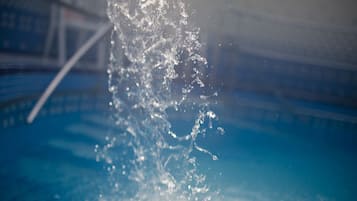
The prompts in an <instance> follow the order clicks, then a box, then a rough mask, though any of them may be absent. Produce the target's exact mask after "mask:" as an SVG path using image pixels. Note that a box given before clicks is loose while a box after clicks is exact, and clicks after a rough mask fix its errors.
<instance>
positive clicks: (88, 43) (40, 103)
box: [26, 22, 113, 124]
mask: <svg viewBox="0 0 357 201" xmlns="http://www.w3.org/2000/svg"><path fill="white" fill-rule="evenodd" d="M112 28H113V24H112V23H110V22H108V23H105V24H103V25H102V26H101V27H100V28H99V29H98V31H96V32H95V33H94V35H93V36H92V37H91V38H89V39H88V40H87V41H86V42H85V43H84V44H83V46H81V48H79V49H78V51H77V52H75V53H74V54H73V56H72V57H71V58H70V59H69V60H68V61H67V62H66V63H65V65H64V66H63V67H62V68H61V70H60V71H59V72H58V73H57V75H56V76H55V77H54V79H53V80H52V81H51V83H50V84H49V85H48V86H47V88H46V90H45V91H44V92H43V94H42V95H41V97H40V99H39V100H38V101H37V102H36V104H35V106H34V107H33V108H32V110H31V112H30V114H29V115H28V117H27V119H26V121H27V123H29V124H31V123H32V122H33V121H34V120H35V118H36V116H37V115H38V113H39V111H40V110H41V108H42V107H43V105H44V104H45V103H46V101H47V100H48V98H49V97H50V96H51V94H52V93H53V91H54V90H55V89H56V88H57V86H58V84H59V83H60V82H61V81H62V79H63V78H64V77H65V76H66V75H67V74H68V72H69V71H70V70H71V69H72V68H73V66H74V65H75V64H76V63H77V62H78V61H79V59H81V58H82V56H83V55H84V54H85V53H86V52H88V50H89V49H90V48H91V47H93V45H95V44H96V43H97V42H98V41H99V40H100V39H101V38H102V37H103V36H104V35H105V34H106V33H108V32H109V31H110V30H111V29H112Z"/></svg>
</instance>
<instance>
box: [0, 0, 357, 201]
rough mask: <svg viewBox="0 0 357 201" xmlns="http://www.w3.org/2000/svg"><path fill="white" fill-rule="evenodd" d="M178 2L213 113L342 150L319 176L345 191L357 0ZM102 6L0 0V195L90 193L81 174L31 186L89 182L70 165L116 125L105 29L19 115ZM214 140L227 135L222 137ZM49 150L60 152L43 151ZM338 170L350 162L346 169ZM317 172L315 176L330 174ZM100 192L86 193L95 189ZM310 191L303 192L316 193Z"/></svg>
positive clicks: (96, 21) (351, 150) (346, 194)
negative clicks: (188, 17)
mask: <svg viewBox="0 0 357 201" xmlns="http://www.w3.org/2000/svg"><path fill="white" fill-rule="evenodd" d="M187 3H188V5H189V8H190V10H191V11H192V13H193V16H192V21H193V22H194V23H195V24H196V25H197V26H198V27H200V29H201V39H200V40H201V42H202V44H203V46H202V54H204V55H205V56H206V57H207V59H208V62H209V66H210V68H207V73H208V74H209V75H210V76H209V78H208V81H209V82H210V83H211V84H212V85H214V86H215V87H216V88H217V89H218V90H219V94H220V96H219V102H220V103H222V104H220V105H222V107H223V110H222V111H221V112H220V113H221V115H222V119H223V120H222V121H225V122H230V123H231V124H232V125H234V126H235V127H238V128H239V129H243V130H244V131H249V132H263V133H268V134H269V136H271V135H272V136H283V137H285V138H288V139H289V140H291V139H294V140H297V141H301V142H303V143H305V144H306V143H310V142H318V144H319V145H321V146H322V147H324V148H326V149H329V150H332V149H333V150H338V151H339V153H340V152H341V153H343V155H344V154H345V153H348V154H347V155H349V156H350V158H348V157H347V158H348V159H346V160H345V159H341V157H336V158H334V159H333V161H330V162H331V164H336V163H339V164H340V166H339V167H338V168H336V169H332V170H331V171H327V172H325V173H326V174H322V176H321V178H326V175H330V176H331V175H332V177H334V176H335V177H334V178H335V179H336V181H339V182H341V184H342V183H344V185H345V186H344V189H345V191H342V190H341V191H339V192H336V193H333V192H334V191H333V190H331V189H334V186H331V185H332V184H331V185H330V186H325V187H326V188H325V191H326V192H331V194H332V197H334V198H336V199H335V200H352V199H351V198H352V191H353V190H355V189H356V182H355V180H356V179H357V175H356V173H354V171H353V169H354V168H355V167H357V165H356V164H357V163H356V160H353V158H354V157H355V155H356V145H357V12H356V8H357V2H356V1H354V0H340V1H337V0H299V1H296V0H295V1H294V0H192V1H187ZM106 6H107V5H106V2H105V1H104V0H103V1H98V0H31V1H28V0H0V135H1V136H0V139H1V140H0V150H1V154H0V155H1V159H0V163H1V164H2V165H1V167H0V178H1V180H2V181H1V182H0V189H3V190H4V189H8V192H7V193H6V194H3V193H0V194H1V195H0V198H2V200H23V199H21V198H24V197H25V198H26V200H31V199H32V200H56V199H60V198H63V199H66V198H67V199H69V198H73V199H75V196H77V197H78V199H79V198H83V197H82V196H81V195H83V194H86V195H87V194H88V191H86V189H85V188H84V187H83V186H81V187H82V188H79V187H78V188H77V187H74V186H66V185H64V186H63V190H61V192H58V188H54V189H51V188H50V187H48V188H50V189H47V190H43V191H42V192H41V190H39V191H38V194H36V193H34V190H33V189H44V186H43V185H45V184H48V181H47V180H46V179H39V178H41V177H48V178H53V180H54V181H55V182H57V183H56V185H57V186H58V185H60V184H61V185H62V183H63V182H62V181H64V180H66V181H68V180H71V179H72V181H76V182H79V183H81V182H82V183H83V184H88V183H91V182H93V181H83V180H80V175H78V174H77V173H74V172H78V171H79V170H81V171H82V172H83V171H84V172H85V171H87V170H86V169H85V168H86V167H88V166H99V165H98V164H97V163H96V162H95V160H93V159H95V154H93V153H92V152H93V144H96V143H97V142H98V141H101V140H103V139H102V137H103V136H105V135H106V133H108V127H109V128H110V127H113V125H112V123H110V121H109V120H107V119H108V116H109V114H110V110H109V106H108V103H109V101H110V95H109V93H108V92H107V91H108V90H107V82H108V81H107V80H108V78H107V73H106V70H107V65H108V61H109V59H108V58H109V54H110V33H107V34H106V35H105V36H104V37H103V38H101V40H99V41H98V42H97V43H96V44H95V45H94V46H93V47H92V48H91V49H90V50H89V51H88V52H87V53H86V54H85V55H84V56H83V57H82V58H81V59H80V60H79V61H78V62H77V63H76V64H75V67H74V68H73V69H72V70H71V71H70V73H69V74H68V75H67V76H66V77H65V78H64V80H63V81H62V82H61V83H60V84H59V86H58V88H57V89H56V90H55V92H54V94H53V95H52V96H51V97H50V99H49V100H48V101H47V102H46V103H45V105H44V107H43V108H42V109H41V110H40V112H39V114H38V117H37V119H36V120H35V121H34V123H33V124H31V125H28V124H27V123H26V118H27V116H28V114H29V112H30V110H31V109H32V108H33V106H34V104H35V102H36V101H37V100H38V99H39V97H40V95H41V94H42V93H43V91H44V90H45V89H46V87H47V85H48V84H49V83H50V81H51V80H52V79H53V77H54V76H55V75H56V74H57V73H58V71H59V70H60V69H61V68H62V66H63V65H64V64H65V63H66V62H67V61H68V59H69V58H70V57H71V56H72V55H73V54H74V53H75V52H76V51H78V50H79V49H80V48H81V47H82V46H83V45H84V43H85V42H86V41H87V40H88V39H89V38H90V37H91V36H93V34H94V33H95V32H96V31H97V30H98V29H99V28H100V27H101V26H102V25H103V24H104V23H106V22H108V19H107V15H106ZM112 129H115V128H112ZM14 136H17V137H14ZM58 136H62V137H63V138H62V137H58ZM287 136H288V137H287ZM64 138H65V139H64ZM35 140H38V141H36V144H37V147H36V148H35V149H29V148H28V143H29V141H31V142H32V141H35ZM222 141H223V140H222ZM217 143H218V144H220V143H222V144H220V145H221V146H222V147H224V145H223V142H217ZM228 144H229V143H228ZM313 146H314V147H315V146H316V144H314V145H313ZM227 147H229V146H228V145H227ZM232 147H234V146H233V145H232ZM243 147H244V146H243ZM212 149H214V148H212ZM232 149H233V148H232ZM44 150H47V151H48V154H47V155H46V154H44V155H43V152H42V151H44ZM323 150H324V149H323ZM47 151H46V153H47ZM40 152H41V153H42V156H41V157H40V156H39V154H38V153H40ZM64 153H66V154H64ZM234 153H235V151H234V150H231V153H230V154H233V155H234ZM54 155H55V156H56V157H58V158H57V162H58V164H57V163H54V162H49V161H47V160H49V159H51V158H52V157H53V156H54ZM15 156H16V157H18V156H21V157H22V159H21V160H17V159H15V158H16V157H15ZM223 156H225V155H224V154H223ZM226 156H227V158H229V157H230V155H229V154H227V155H226ZM232 157H233V156H232ZM78 158H80V161H78V160H79V159H78ZM340 159H341V160H342V162H341V160H340ZM68 161H71V162H68ZM73 161H76V162H75V164H74V165H73V163H72V162H73ZM67 162H68V163H67ZM3 164H6V165H3ZM56 164H57V165H56ZM59 164H60V165H59ZM66 164H67V165H66ZM326 164H330V163H326ZM25 167H26V168H25ZM296 167H300V166H298V165H296ZM31 168H33V169H36V170H37V171H38V174H37V173H36V174H33V172H34V171H35V170H31ZM81 168H82V169H81ZM98 168H99V169H100V167H98ZM247 169H249V168H247ZM14 170H15V172H17V174H14ZM274 170H275V169H274ZM344 170H346V171H347V170H351V171H350V172H349V173H348V174H347V173H346V174H344V173H343V172H344ZM31 171H32V172H31ZM232 171H233V170H232ZM275 171H277V172H278V170H275ZM316 171H317V170H316ZM30 172H31V173H30ZM35 172H36V171H35ZM71 173H72V174H71ZM41 174H44V175H46V176H41ZM83 174H85V175H86V177H88V175H92V176H93V175H96V174H100V173H98V172H95V171H94V172H85V173H83ZM309 174H310V173H309ZM9 175H11V176H9ZM29 175H32V176H29ZM82 179H83V178H82ZM240 179H242V178H240ZM243 179H244V178H243ZM88 180H89V179H88ZM317 180H318V179H317ZM36 182H37V183H36ZM46 182H47V183H46ZM61 182H62V183H61ZM320 182H321V183H318V184H316V185H320V186H321V185H323V184H322V183H325V184H326V183H329V182H326V181H325V180H323V179H321V181H320ZM19 183H22V185H18V184H19ZM74 183H75V182H74ZM248 183H249V182H248ZM312 183H314V182H312ZM337 183H338V182H337ZM76 184H78V183H76ZM305 184H306V183H303V182H302V184H301V185H305ZM36 185H37V186H36ZM93 185H95V184H93ZM326 185H327V184H326ZM75 186H79V185H75ZM307 186H309V185H307ZM310 187H311V186H310ZM83 188H84V189H83ZM311 188H312V189H314V187H311ZM311 188H310V189H311ZM321 188H322V187H321ZM14 189H16V190H14ZM45 189H46V188H45ZM69 189H70V190H69ZM73 189H74V190H73ZM88 189H90V186H87V190H88ZM322 189H323V188H322ZM326 189H327V190H326ZM76 190H77V191H76ZM321 191H324V190H321ZM19 192H20V193H19ZM35 192H37V191H35ZM43 192H51V193H43ZM99 192H101V191H100V190H98V191H93V192H91V193H92V194H93V195H92V196H93V197H95V196H97V195H98V193H99ZM297 192H298V190H297ZM66 193H67V194H66ZM29 194H31V195H33V197H32V198H31V199H30V197H29ZM297 194H299V193H297ZM300 194H301V193H300ZM315 194H316V193H315ZM21 196H23V197H21ZM41 196H42V197H41ZM46 196H47V197H46ZM66 196H67V197H66ZM278 197H279V196H278ZM318 197H319V196H317V195H316V197H315V198H316V199H312V200H324V198H321V197H319V198H318ZM39 198H41V199H39ZM320 198H321V199H320ZM254 199H255V200H262V199H258V198H254ZM254 199H253V198H252V199H251V200H254ZM292 200H294V199H292ZM300 200H301V199H300ZM326 200H329V199H326ZM332 200H334V199H332Z"/></svg>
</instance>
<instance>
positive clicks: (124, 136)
mask: <svg viewBox="0 0 357 201" xmlns="http://www.w3.org/2000/svg"><path fill="white" fill-rule="evenodd" d="M108 15H109V18H110V20H111V21H112V22H113V24H114V31H113V34H112V42H111V43H112V52H111V56H110V61H111V64H110V66H109V69H108V75H109V91H110V92H111V93H112V96H113V98H112V102H110V105H111V106H112V108H113V110H114V115H113V116H114V120H115V122H116V125H117V126H118V127H119V128H120V129H121V130H122V132H121V133H120V134H116V135H113V136H112V137H111V138H107V140H108V144H107V145H105V146H104V148H102V149H101V150H99V148H98V147H97V153H98V160H100V159H105V161H106V163H107V164H108V168H107V169H108V172H109V173H110V182H111V185H112V191H111V192H110V193H107V194H108V195H102V194H101V195H100V199H101V200H119V199H120V200H139V201H154V200H167V201H168V200H170V201H175V200H177V201H189V200H212V199H214V198H213V197H214V196H215V195H216V194H217V191H213V190H210V189H209V187H208V185H207V184H206V181H205V180H206V178H205V175H203V174H201V173H199V172H198V170H197V162H196V158H195V157H194V156H193V154H192V152H193V151H199V152H203V153H206V154H208V155H210V156H211V157H212V158H213V160H217V159H218V158H217V156H215V155H213V154H212V153H211V152H209V151H208V150H206V149H204V148H202V147H200V146H199V145H198V143H197V141H196V139H197V138H198V137H199V136H200V135H205V131H206V129H205V128H204V127H206V125H208V126H207V127H209V128H212V121H213V120H215V119H216V118H217V117H216V115H215V113H214V112H213V111H211V110H210V108H209V101H208V100H209V98H210V97H211V96H216V95H217V93H212V94H213V95H209V93H210V92H209V91H210V87H208V86H206V84H205V83H204V82H205V74H204V69H205V68H207V62H206V59H205V58H204V57H202V56H201V55H200V54H199V49H200V48H201V44H200V43H199V40H198V38H199V37H198V34H199V30H198V29H197V28H195V27H193V26H192V25H190V24H189V15H188V13H187V11H186V7H185V4H184V1H183V0H108ZM207 94H208V95H207ZM195 97H198V98H196V101H194V100H193V99H195ZM197 99H198V101H197ZM169 111H174V112H178V113H187V114H196V115H194V116H196V117H194V118H193V122H192V124H193V126H192V128H191V131H190V132H189V133H188V134H180V133H177V132H175V131H174V130H173V129H172V125H171V122H170V120H169ZM221 129H222V128H219V131H220V130H221Z"/></svg>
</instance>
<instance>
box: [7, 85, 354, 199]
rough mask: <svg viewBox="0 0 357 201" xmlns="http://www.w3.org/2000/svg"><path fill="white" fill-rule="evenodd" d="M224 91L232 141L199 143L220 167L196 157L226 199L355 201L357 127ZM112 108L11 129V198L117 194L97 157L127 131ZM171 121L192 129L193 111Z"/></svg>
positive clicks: (223, 119) (216, 138)
mask: <svg viewBox="0 0 357 201" xmlns="http://www.w3.org/2000/svg"><path fill="white" fill-rule="evenodd" d="M221 94H222V95H221V100H220V103H218V104H217V105H215V106H214V107H215V111H216V113H217V114H218V115H219V117H220V120H219V121H218V122H217V124H219V126H221V127H223V128H224V129H225V134H224V135H217V134H215V133H208V134H207V136H206V137H205V138H203V139H200V140H199V143H200V144H201V146H203V147H205V148H207V149H208V150H210V151H211V152H212V153H214V154H216V155H218V157H219V160H217V161H213V160H212V159H211V157H209V156H208V155H206V154H203V153H200V152H197V153H196V152H195V153H193V154H194V155H195V156H197V158H198V166H199V167H198V169H199V170H200V171H202V172H204V173H205V174H206V175H207V183H208V184H209V185H210V186H211V188H212V189H220V191H221V193H220V194H221V195H222V196H223V198H222V200H228V201H229V200H237V201H240V200H249V201H250V200H354V197H355V196H354V192H355V189H356V186H357V173H356V171H355V170H356V169H357V159H356V157H355V153H356V144H357V137H356V135H355V130H356V124H348V123H345V122H341V121H335V120H331V119H327V118H322V117H316V115H315V116H314V115H296V114H292V113H289V112H287V111H285V110H282V109H276V108H274V107H270V109H268V108H267V107H265V109H262V108H259V107H258V106H259V104H253V103H255V102H258V103H259V102H263V103H265V104H268V103H269V101H267V97H263V96H258V95H254V96H253V95H250V96H249V95H247V94H243V93H228V94H225V93H223V92H222V93H221ZM268 99H269V98H268ZM244 100H245V103H246V104H245V105H244ZM247 101H248V103H249V104H248V103H247ZM62 104H63V105H62V106H63V107H65V105H66V104H69V103H68V102H67V103H66V102H64V103H62ZM269 104H270V105H272V106H274V102H273V101H271V102H270V103H269ZM275 104H276V103H275ZM276 105H277V106H279V104H276ZM48 107H50V106H48ZM53 107H54V106H53ZM105 108H106V107H105V106H103V107H100V108H99V109H98V110H96V111H95V112H93V107H91V109H90V110H88V109H83V108H82V109H78V110H73V111H68V112H62V113H53V114H51V115H46V116H43V117H41V116H40V117H39V119H37V120H36V121H35V123H34V124H32V125H25V124H18V125H17V126H9V127H6V128H4V127H3V128H1V136H0V138H1V140H0V149H1V151H0V162H1V164H2V166H1V167H0V178H1V182H0V189H1V193H0V197H1V200H98V199H99V198H100V195H105V194H110V193H111V192H110V191H111V189H112V188H111V187H110V181H109V179H108V172H107V171H106V169H105V168H107V166H106V165H105V164H104V163H103V162H97V161H96V153H95V152H94V150H95V145H102V144H105V143H106V139H105V138H106V136H110V135H112V134H113V133H116V132H120V131H119V130H118V129H117V128H115V126H113V125H114V124H113V122H111V120H110V110H109V109H105ZM315 108H317V107H315ZM47 109H49V110H50V108H47ZM302 109H304V110H307V111H309V110H312V109H314V108H311V107H310V108H309V107H307V106H306V107H304V108H301V110H302ZM330 109H331V111H333V109H334V108H332V107H331V108H330ZM324 111H326V110H324ZM49 113H50V112H49ZM289 115H290V116H289ZM171 118H172V119H171V120H172V122H173V128H174V129H176V130H181V131H184V130H185V129H190V126H191V123H192V121H191V120H189V119H187V117H186V116H185V114H184V113H183V114H181V115H176V116H173V117H171ZM119 140H120V139H119ZM116 151H117V152H118V154H119V155H120V154H121V151H123V150H116ZM112 199H115V198H112Z"/></svg>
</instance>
